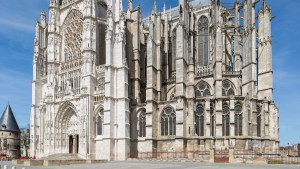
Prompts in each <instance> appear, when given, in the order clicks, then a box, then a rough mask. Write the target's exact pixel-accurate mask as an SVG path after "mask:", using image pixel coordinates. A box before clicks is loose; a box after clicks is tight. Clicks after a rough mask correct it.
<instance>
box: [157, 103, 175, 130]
mask: <svg viewBox="0 0 300 169" xmlns="http://www.w3.org/2000/svg"><path fill="white" fill-rule="evenodd" d="M161 135H162V136H172V135H176V112H175V110H174V109H173V108H172V107H167V108H165V109H164V111H163V112H162V115H161Z"/></svg>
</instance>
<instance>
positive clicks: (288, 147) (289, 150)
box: [288, 143, 290, 157]
mask: <svg viewBox="0 0 300 169" xmlns="http://www.w3.org/2000/svg"><path fill="white" fill-rule="evenodd" d="M289 156H290V143H288V157H289Z"/></svg>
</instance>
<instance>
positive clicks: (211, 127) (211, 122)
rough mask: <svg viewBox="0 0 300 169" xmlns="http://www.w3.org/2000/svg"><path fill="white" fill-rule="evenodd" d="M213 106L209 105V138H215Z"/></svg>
mask: <svg viewBox="0 0 300 169" xmlns="http://www.w3.org/2000/svg"><path fill="white" fill-rule="evenodd" d="M214 107H215V106H214V104H212V103H211V104H210V136H215V108H214Z"/></svg>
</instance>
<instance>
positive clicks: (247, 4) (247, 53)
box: [242, 0, 257, 99]
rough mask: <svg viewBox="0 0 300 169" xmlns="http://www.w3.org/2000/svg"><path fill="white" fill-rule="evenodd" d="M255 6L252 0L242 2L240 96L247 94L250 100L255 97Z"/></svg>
mask: <svg viewBox="0 0 300 169" xmlns="http://www.w3.org/2000/svg"><path fill="white" fill-rule="evenodd" d="M254 7H255V4H254V3H253V0H244V29H245V31H244V36H243V42H244V43H243V58H244V59H243V65H244V67H243V69H242V77H243V78H242V86H243V87H242V92H243V93H242V95H243V96H246V95H247V94H249V97H250V99H252V98H255V97H256V95H257V90H256V81H257V65H256V28H255V10H254Z"/></svg>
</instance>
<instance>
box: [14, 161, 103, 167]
mask: <svg viewBox="0 0 300 169" xmlns="http://www.w3.org/2000/svg"><path fill="white" fill-rule="evenodd" d="M107 161H108V160H13V161H12V164H13V165H24V166H60V165H71V164H97V163H106V162H107Z"/></svg>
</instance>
